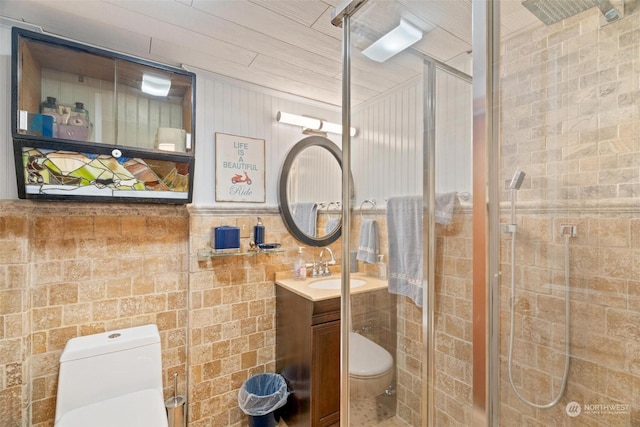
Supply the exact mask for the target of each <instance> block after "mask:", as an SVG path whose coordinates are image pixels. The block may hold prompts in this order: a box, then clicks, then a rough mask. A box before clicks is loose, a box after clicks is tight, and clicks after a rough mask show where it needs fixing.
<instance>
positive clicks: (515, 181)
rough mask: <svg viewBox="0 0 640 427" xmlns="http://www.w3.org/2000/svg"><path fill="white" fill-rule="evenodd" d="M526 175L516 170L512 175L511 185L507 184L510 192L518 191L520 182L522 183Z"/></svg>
mask: <svg viewBox="0 0 640 427" xmlns="http://www.w3.org/2000/svg"><path fill="white" fill-rule="evenodd" d="M525 175H526V173H524V172H523V171H522V170H521V169H520V168H518V169H516V172H515V173H514V174H513V178H511V184H509V188H510V189H512V190H519V189H520V186H521V185H522V181H524V177H525Z"/></svg>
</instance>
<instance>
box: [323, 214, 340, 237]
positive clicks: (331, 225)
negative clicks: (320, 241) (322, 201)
mask: <svg viewBox="0 0 640 427" xmlns="http://www.w3.org/2000/svg"><path fill="white" fill-rule="evenodd" d="M339 225H340V218H329V219H328V220H327V225H326V226H325V232H326V233H327V234H331V233H332V232H333V230H335V229H336V228H338V226H339Z"/></svg>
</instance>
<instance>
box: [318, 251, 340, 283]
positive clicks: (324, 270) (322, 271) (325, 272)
mask: <svg viewBox="0 0 640 427" xmlns="http://www.w3.org/2000/svg"><path fill="white" fill-rule="evenodd" d="M325 250H326V251H327V252H329V255H330V256H331V259H330V260H329V261H325V262H324V264H323V263H322V256H323V255H324V251H325ZM335 263H336V259H335V258H334V257H333V251H332V250H331V249H330V248H328V247H324V248H322V249H320V255H319V256H318V269H317V271H316V274H317V275H318V276H330V275H331V272H330V271H329V266H330V265H334V264H335Z"/></svg>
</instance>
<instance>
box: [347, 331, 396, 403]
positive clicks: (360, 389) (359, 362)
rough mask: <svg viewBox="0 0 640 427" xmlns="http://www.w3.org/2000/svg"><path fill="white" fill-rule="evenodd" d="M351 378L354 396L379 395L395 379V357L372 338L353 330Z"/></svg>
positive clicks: (357, 397) (350, 350) (356, 397)
mask: <svg viewBox="0 0 640 427" xmlns="http://www.w3.org/2000/svg"><path fill="white" fill-rule="evenodd" d="M349 379H350V387H351V393H350V394H351V397H352V398H354V399H359V398H364V397H372V396H377V395H379V394H380V393H382V392H383V391H384V390H385V389H386V388H387V387H388V386H389V385H390V384H391V381H392V380H393V357H391V354H390V353H389V352H388V351H387V350H385V349H384V348H382V347H381V346H379V345H378V344H376V343H374V342H373V341H371V340H370V339H368V338H366V337H364V336H362V335H360V334H358V333H356V332H351V335H350V336H349Z"/></svg>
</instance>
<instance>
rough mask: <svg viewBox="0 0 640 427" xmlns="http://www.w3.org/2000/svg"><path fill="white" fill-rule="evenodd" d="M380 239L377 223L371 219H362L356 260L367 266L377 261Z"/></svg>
mask: <svg viewBox="0 0 640 427" xmlns="http://www.w3.org/2000/svg"><path fill="white" fill-rule="evenodd" d="M379 247H380V238H379V237H378V223H377V222H376V221H375V220H373V219H363V220H362V225H360V240H359V242H358V254H357V255H356V259H358V260H360V261H364V262H366V263H367V264H375V263H376V261H378V250H379Z"/></svg>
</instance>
